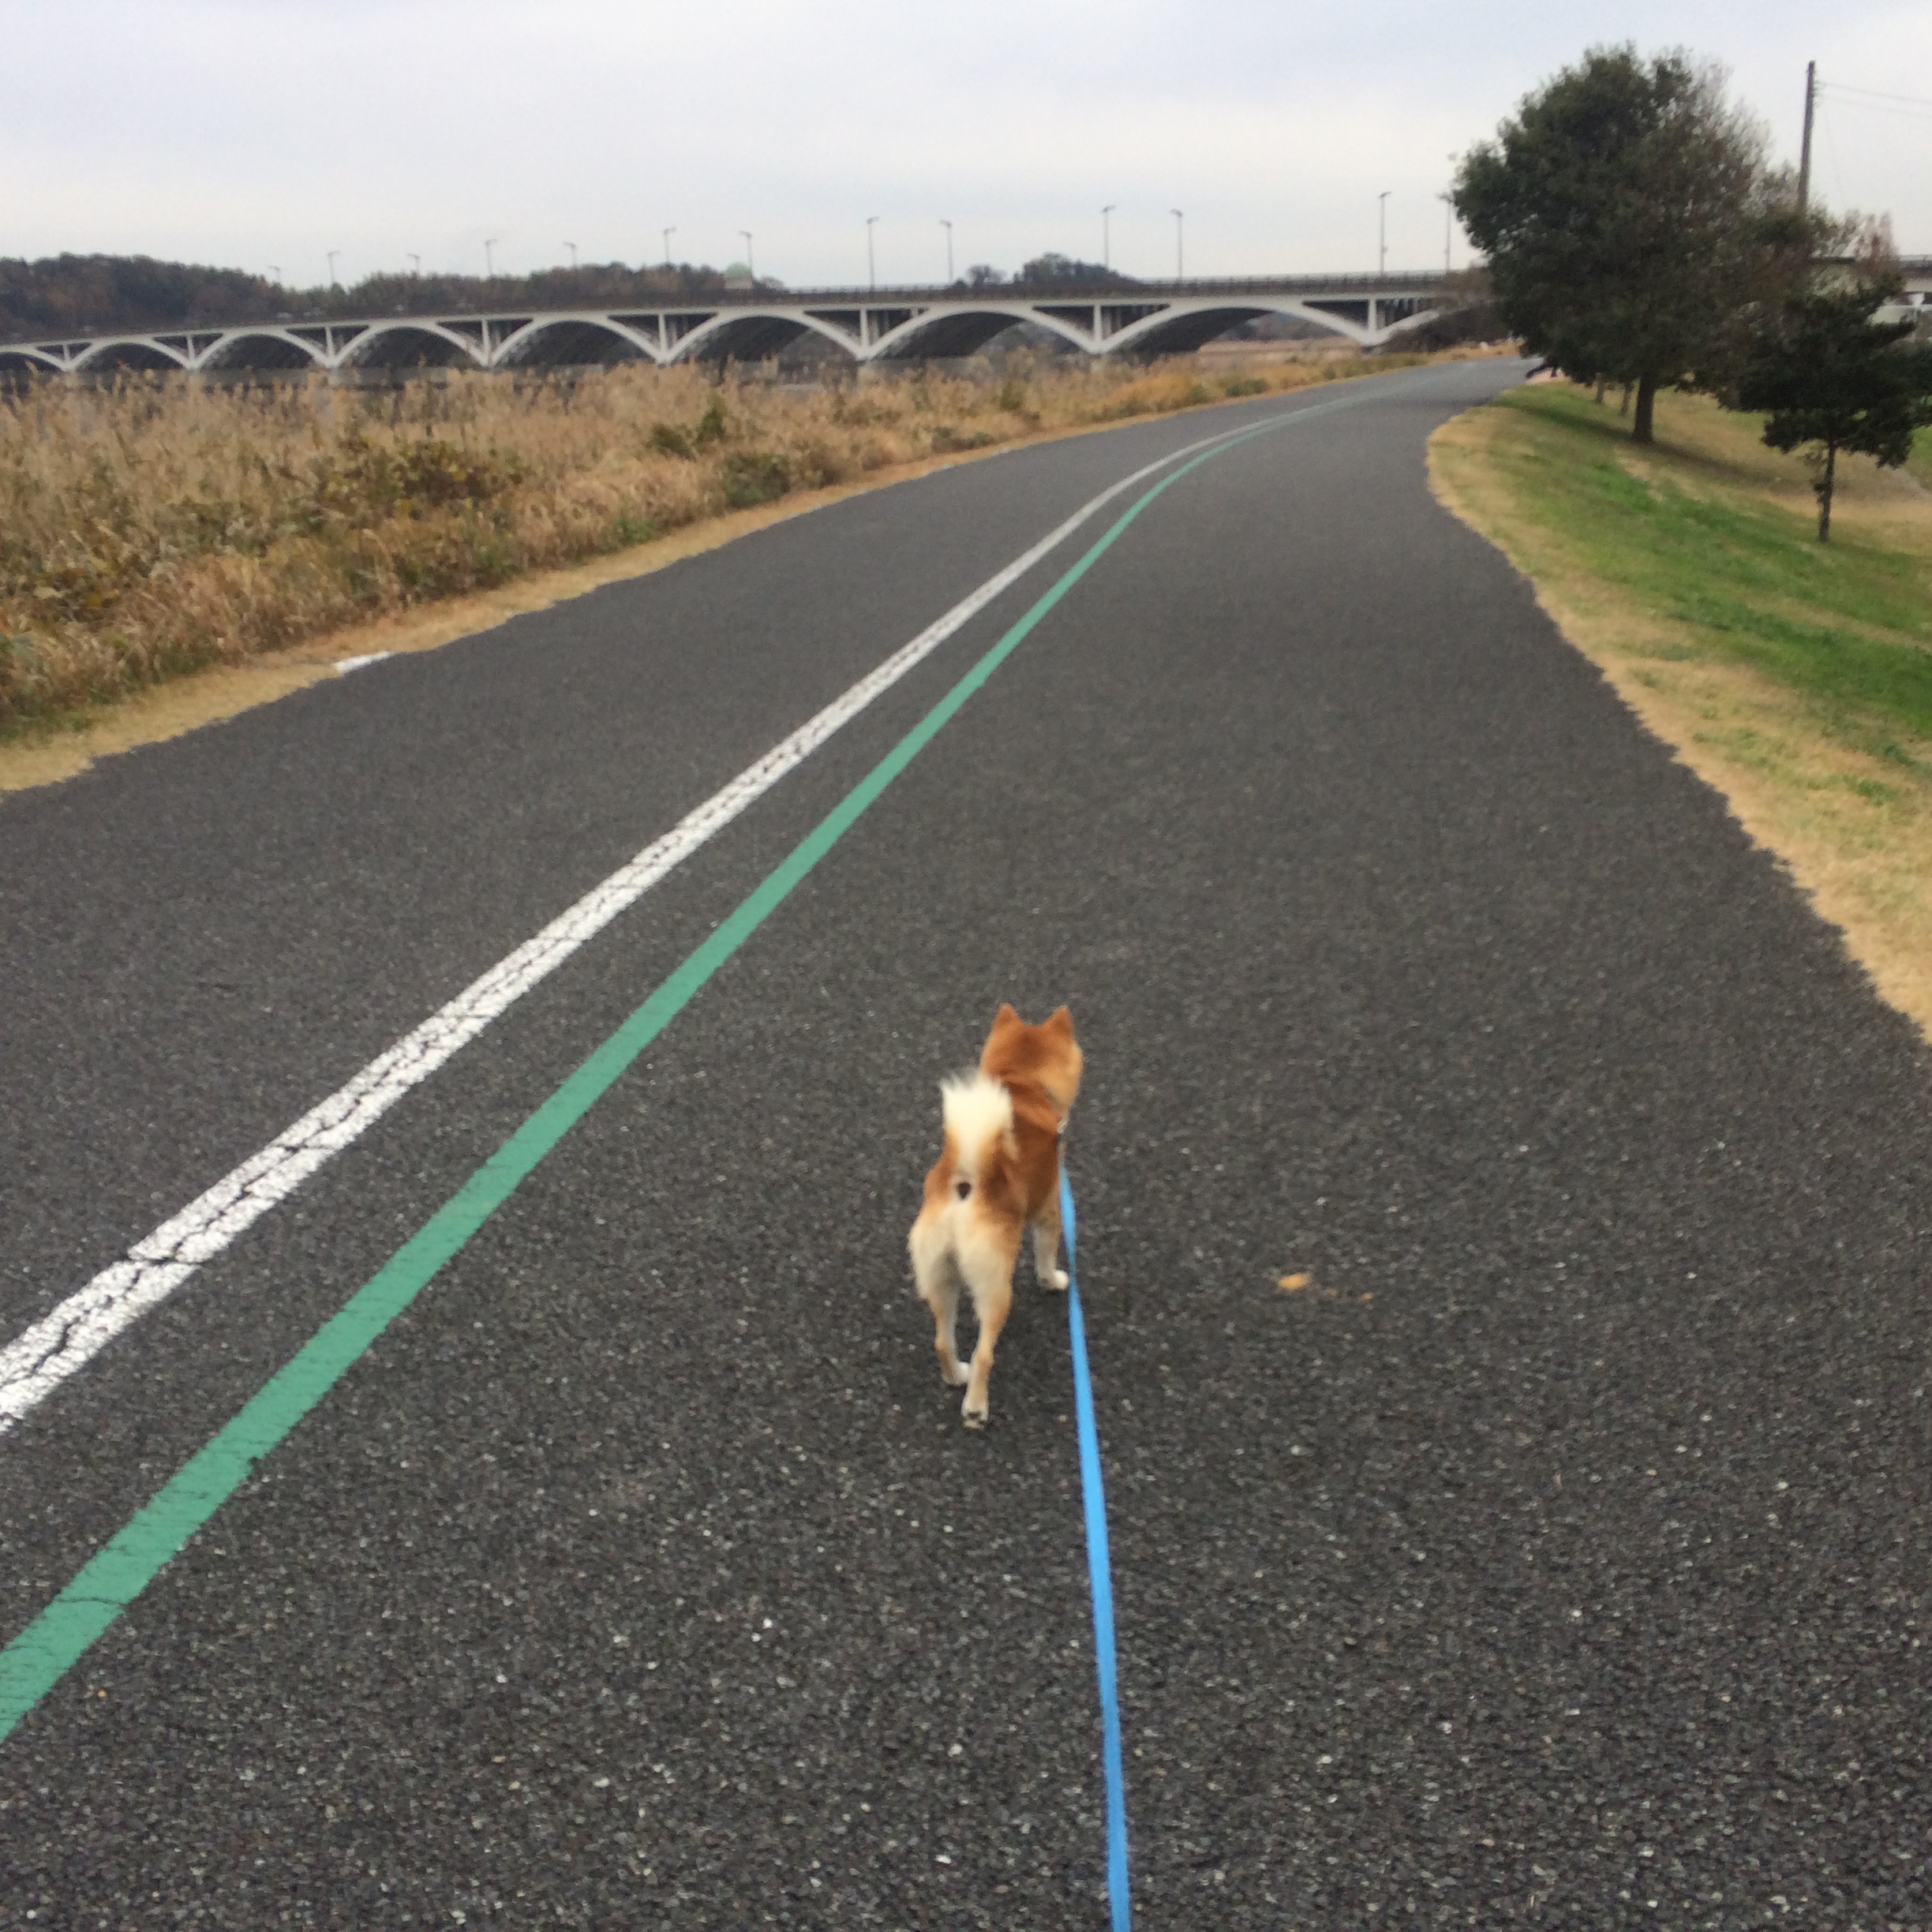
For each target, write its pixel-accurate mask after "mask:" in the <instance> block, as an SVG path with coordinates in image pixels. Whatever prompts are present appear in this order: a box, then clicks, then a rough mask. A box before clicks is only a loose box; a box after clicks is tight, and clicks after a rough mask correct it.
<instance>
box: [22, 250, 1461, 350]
mask: <svg viewBox="0 0 1932 1932" xmlns="http://www.w3.org/2000/svg"><path fill="white" fill-rule="evenodd" d="M1443 279H1444V278H1443V275H1441V273H1440V271H1435V272H1429V271H1423V272H1419V273H1414V274H1405V275H1301V276H1282V277H1275V278H1271V279H1255V280H1248V281H1219V282H1215V281H1187V282H1172V283H1141V284H1137V285H1136V286H1133V287H1131V288H1126V289H1122V288H1118V287H1110V288H1106V289H1098V288H1095V289H1087V288H1080V287H1069V286H1060V287H1054V288H1039V287H1034V288H1022V287H1014V286H992V287H988V288H983V289H977V290H965V289H961V288H960V287H957V286H953V287H949V288H938V289H931V288H915V289H879V290H871V289H868V290H851V289H824V290H783V291H774V290H732V291H731V292H729V293H728V294H724V295H721V296H720V297H718V298H717V299H715V300H711V299H707V300H706V301H702V302H695V301H687V302H677V303H666V304H664V305H660V306H651V307H643V308H608V309H605V308H598V309H571V310H561V311H556V312H551V313H532V312H530V311H524V312H522V313H518V312H515V311H508V310H506V311H502V312H497V313H487V314H470V315H463V314H445V315H421V316H371V317H369V318H366V319H358V320H335V319H332V318H331V319H328V320H324V319H321V318H305V319H301V320H296V319H294V318H291V317H286V316H284V317H281V318H279V319H277V320H274V321H266V322H254V323H245V324H234V325H231V326H227V327H223V328H206V329H171V330H156V331H146V332H129V333H119V334H104V335H90V336H84V337H80V338H75V339H66V340H46V339H42V340H39V341H33V342H22V343H6V344H0V375H6V374H9V373H11V374H22V373H30V372H33V371H42V372H45V373H51V374H52V373H106V372H108V371H111V370H114V369H154V370H170V369H171V370H177V371H186V372H193V373H202V372H205V373H210V374H217V373H242V372H247V371H262V372H270V371H275V370H290V371H299V370H305V369H306V370H316V371H335V370H354V369H368V370H376V369H418V368H425V367H427V368H438V367H446V368H458V369H532V370H535V369H552V368H567V367H580V366H582V365H586V364H592V365H594V364H598V363H607V364H608V363H616V362H629V361H649V362H653V363H656V364H658V365H668V364H671V363H674V362H684V361H739V362H752V361H762V360H763V359H764V358H766V357H768V356H771V355H774V354H777V353H778V352H779V351H780V350H782V349H784V348H785V347H787V346H789V345H790V344H792V343H796V341H798V340H799V339H800V338H801V337H802V336H804V335H814V336H816V337H818V338H819V339H822V340H823V341H825V342H826V343H829V344H831V345H833V346H834V347H835V348H837V350H840V351H841V352H842V353H843V354H846V355H848V356H849V357H850V358H852V361H854V362H856V363H860V364H867V363H886V364H890V363H895V362H903V363H910V362H915V361H924V360H926V359H928V358H936V357H952V356H964V355H971V354H973V353H974V352H975V350H979V349H980V348H983V346H985V345H986V344H987V343H989V342H990V341H991V340H992V339H993V338H994V336H996V335H999V334H1001V333H1002V332H1003V331H1005V330H1006V329H1009V328H1012V327H1013V325H1014V324H1016V323H1032V324H1035V325H1036V326H1038V327H1039V328H1045V329H1047V330H1050V331H1052V332H1053V333H1054V335H1058V336H1059V337H1060V338H1061V340H1062V341H1064V342H1065V343H1067V344H1068V345H1069V346H1070V347H1073V348H1075V349H1077V350H1081V351H1083V352H1084V353H1085V354H1088V355H1092V356H1110V355H1118V356H1150V355H1164V354H1182V353H1186V352H1189V351H1192V350H1195V349H1198V348H1199V347H1200V346H1201V345H1202V344H1203V343H1207V342H1211V341H1212V340H1213V339H1214V338H1215V336H1217V335H1224V334H1226V331H1228V330H1229V329H1230V328H1236V327H1237V326H1238V325H1239V324H1241V323H1243V322H1247V321H1252V320H1257V319H1259V318H1260V317H1263V316H1294V317H1296V318H1297V319H1299V320H1302V321H1305V322H1311V323H1313V324H1316V325H1317V326H1318V327H1320V328H1324V329H1330V330H1332V331H1335V333H1336V334H1337V335H1342V336H1345V337H1346V338H1347V339H1350V341H1353V342H1354V343H1357V344H1359V345H1360V346H1362V347H1364V348H1378V347H1380V346H1382V345H1383V343H1387V342H1388V341H1390V340H1391V339H1393V338H1394V337H1395V335H1398V333H1399V332H1400V331H1402V330H1403V329H1405V328H1413V326H1414V325H1415V324H1417V323H1420V322H1422V321H1425V320H1427V319H1428V317H1429V316H1432V315H1434V314H1436V313H1437V312H1438V306H1439V303H1440V298H1441V291H1442V286H1443Z"/></svg>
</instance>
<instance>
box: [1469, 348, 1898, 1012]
mask: <svg viewBox="0 0 1932 1932" xmlns="http://www.w3.org/2000/svg"><path fill="white" fill-rule="evenodd" d="M1763 427H1764V420H1763V418H1762V417H1754V416H1750V415H1746V414H1740V413H1725V412H1724V411H1721V410H1720V409H1719V408H1718V406H1717V404H1716V403H1715V402H1713V401H1711V400H1709V399H1705V398H1700V397H1693V396H1690V395H1675V394H1669V393H1664V394H1661V395H1659V396H1658V397H1657V399H1656V415H1655V422H1654V440H1653V442H1652V443H1651V444H1649V445H1648V446H1644V445H1639V444H1634V442H1632V440H1631V439H1630V437H1629V436H1628V434H1627V426H1626V425H1625V424H1624V423H1623V421H1621V419H1620V418H1619V416H1618V414H1617V412H1616V408H1615V406H1614V402H1612V404H1611V405H1609V406H1605V405H1603V404H1600V403H1597V402H1593V400H1592V394H1591V390H1590V388H1588V387H1585V386H1582V385H1577V384H1570V383H1567V382H1558V383H1548V384H1544V383H1538V384H1532V385H1529V386H1528V387H1526V388H1522V389H1518V390H1517V391H1513V392H1511V394H1510V395H1507V397H1505V398H1503V399H1502V400H1501V401H1500V402H1498V403H1496V404H1495V405H1493V406H1490V407H1488V408H1486V409H1483V410H1475V411H1472V412H1471V413H1470V414H1468V415H1466V416H1464V417H1460V418H1458V420H1457V421H1454V422H1452V423H1451V424H1449V425H1446V426H1445V427H1444V428H1443V429H1442V430H1440V431H1439V432H1437V435H1436V438H1435V440H1434V442H1433V443H1432V447H1431V461H1432V474H1433V476H1434V478H1435V481H1436V486H1437V489H1438V490H1439V492H1440V493H1441V494H1442V495H1443V496H1444V497H1445V499H1446V500H1447V501H1448V502H1449V503H1450V504H1451V507H1454V508H1455V509H1456V510H1457V511H1458V512H1460V513H1461V514H1462V515H1463V517H1464V518H1465V519H1466V520H1467V521H1468V522H1470V523H1472V524H1473V526H1475V527H1476V528H1477V530H1481V532H1482V533H1483V534H1485V535H1486V536H1488V537H1490V538H1491V539H1492V541H1495V542H1496V544H1498V545H1500V547H1501V548H1502V549H1503V551H1504V552H1506V553H1507V555H1508V556H1509V557H1510V558H1511V560H1512V561H1513V562H1514V563H1515V564H1516V565H1517V566H1518V568H1519V569H1521V570H1522V571H1524V573H1525V574H1526V575H1528V576H1529V578H1531V579H1532V581H1533V582H1534V584H1535V586H1536V587H1537V593H1538V594H1539V596H1540V597H1541V599H1542V601H1543V602H1544V605H1545V607H1546V608H1548V609H1549V611H1550V612H1551V613H1552V616H1554V617H1555V618H1556V620H1557V621H1558V622H1559V623H1560V624H1561V625H1562V627H1563V631H1564V632H1565V634H1566V635H1567V636H1568V637H1569V638H1571V641H1572V642H1574V644H1576V645H1577V646H1578V648H1580V649H1581V650H1583V651H1584V652H1585V653H1586V654H1587V655H1588V656H1589V657H1590V658H1591V659H1592V661H1593V662H1595V663H1596V664H1597V665H1598V666H1599V667H1600V668H1601V669H1602V671H1603V672H1604V675H1605V676H1607V677H1608V679H1609V680H1610V681H1611V683H1612V684H1613V685H1614V686H1615V687H1616V690H1617V691H1619V694H1620V695H1622V696H1623V698H1625V700H1626V701H1627V702H1628V703H1629V704H1630V705H1631V708H1632V709H1633V710H1634V711H1635V712H1636V713H1638V716H1639V717H1641V718H1642V720H1643V721H1644V723H1645V724H1646V725H1647V726H1648V727H1649V728H1650V729H1651V730H1652V731H1653V732H1655V733H1656V734H1657V736H1659V737H1661V739H1664V742H1665V743H1668V744H1669V745H1670V746H1672V747H1673V748H1674V749H1675V750H1676V751H1677V753H1678V754H1679V756H1681V757H1682V758H1683V760H1684V761H1685V762H1686V763H1687V764H1688V765H1689V766H1691V768H1692V769H1694V770H1695V771H1697V772H1698V774H1699V775H1700V776H1701V777H1703V778H1705V780H1706V781H1708V782H1709V783H1710V784H1713V786H1715V787H1716V788H1717V789H1718V790H1719V791H1720V792H1722V793H1723V794H1724V796H1725V797H1726V798H1727V799H1728V800H1729V801H1730V803H1731V804H1732V808H1733V810H1734V811H1735V812H1736V814H1737V815H1738V817H1739V819H1740V820H1741V821H1742V822H1743V824H1744V826H1745V827H1746V828H1747V830H1749V831H1750V833H1752V835H1753V836H1754V837H1756V838H1757V839H1758V841H1760V842H1761V843H1762V844H1765V846H1767V847H1768V848H1770V849H1771V850H1772V851H1773V852H1776V853H1777V855H1778V856H1780V858H1781V859H1784V861H1785V862H1786V863H1788V865H1789V866H1790V867H1791V868H1792V872H1793V874H1794V875H1795V878H1797V880H1798V882H1799V884H1800V885H1801V886H1803V888H1804V889H1806V890H1807V892H1808V893H1810V895H1811V897H1812V898H1813V900H1814V903H1815V904H1817V905H1818V908H1819V910H1820V912H1822V914H1823V915H1825V917H1826V918H1827V919H1830V920H1832V921H1833V923H1836V924H1837V925H1838V926H1839V927H1841V928H1842V929H1843V930H1844V933H1845V934H1846V938H1847V940H1848V944H1849V945H1850V947H1851V949H1852V952H1853V953H1854V955H1855V957H1857V958H1858V959H1859V960H1860V961H1861V963H1862V964H1863V965H1864V966H1865V967H1866V970H1867V971H1868V972H1870V973H1871V975H1872V976H1873V979H1874V983H1876V984H1877V986H1878V988H1879V990H1880V991H1881V993H1882V994H1884V995H1885V997H1886V998H1888V999H1889V1000H1890V1001H1891V1002H1892V1003H1893V1005H1896V1006H1898V1007H1899V1008H1900V1009H1902V1010H1903V1011H1904V1012H1906V1013H1908V1014H1910V1015H1911V1017H1913V1018H1914V1019H1915V1020H1917V1022H1918V1023H1919V1026H1920V1027H1921V1028H1923V1029H1924V1030H1925V1031H1926V1032H1927V1033H1928V1035H1932V491H1929V489H1928V487H1927V486H1928V485H1932V449H1929V448H1928V447H1926V445H1927V443H1928V441H1932V438H1929V437H1928V436H1927V435H1926V433H1925V432H1921V434H1920V436H1919V440H1918V444H1917V446H1916V447H1915V448H1914V449H1913V450H1912V451H1911V455H1909V457H1908V459H1907V461H1906V462H1905V463H1904V466H1903V467H1902V469H1898V470H1881V469H1880V468H1879V467H1878V466H1877V465H1875V464H1874V462H1871V461H1870V459H1866V458H1850V459H1847V458H1843V457H1841V458H1840V462H1839V470H1838V477H1837V496H1838V504H1839V510H1838V515H1837V522H1836V525H1835V526H1834V530H1833V540H1832V541H1831V543H1830V545H1829V546H1823V545H1819V544H1818V542H1817V541H1816V539H1815V535H1814V530H1815V518H1816V505H1815V500H1814V481H1815V480H1814V474H1813V472H1812V471H1811V470H1810V469H1809V468H1807V465H1806V464H1805V463H1804V462H1802V461H1801V460H1799V459H1797V458H1795V457H1792V456H1789V455H1780V454H1777V453H1776V452H1774V451H1772V450H1769V449H1767V448H1766V447H1764V445H1763V444H1762V440H1760V439H1761V434H1762V429H1763Z"/></svg>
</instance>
